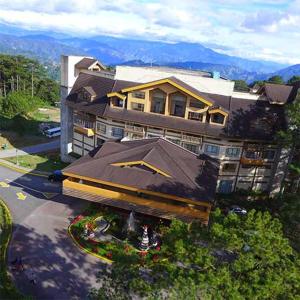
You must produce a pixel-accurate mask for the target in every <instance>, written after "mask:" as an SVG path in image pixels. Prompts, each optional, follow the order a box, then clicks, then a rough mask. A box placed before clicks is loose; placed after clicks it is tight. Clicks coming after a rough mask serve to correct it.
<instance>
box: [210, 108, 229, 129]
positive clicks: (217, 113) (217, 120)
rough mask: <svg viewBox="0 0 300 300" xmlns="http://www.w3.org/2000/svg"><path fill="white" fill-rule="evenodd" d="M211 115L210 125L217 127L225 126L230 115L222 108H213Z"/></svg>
mask: <svg viewBox="0 0 300 300" xmlns="http://www.w3.org/2000/svg"><path fill="white" fill-rule="evenodd" d="M208 113H209V115H210V119H209V123H210V124H216V125H225V122H226V119H227V117H228V113H227V112H225V111H223V110H222V109H220V108H212V109H210V110H209V111H208Z"/></svg>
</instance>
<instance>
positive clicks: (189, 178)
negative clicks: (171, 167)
mask: <svg viewBox="0 0 300 300" xmlns="http://www.w3.org/2000/svg"><path fill="white" fill-rule="evenodd" d="M162 140H163V141H166V139H162ZM168 142H170V141H168ZM170 144H172V145H176V146H179V145H177V144H175V143H172V142H170ZM158 146H159V147H160V148H161V149H162V150H163V151H164V152H165V153H166V154H167V156H168V157H170V159H171V160H172V161H173V162H174V164H175V165H176V166H177V167H178V168H179V169H180V170H181V171H182V173H183V174H184V175H185V177H187V178H188V180H189V181H190V182H192V184H195V181H194V179H192V178H191V177H190V176H189V175H188V174H187V173H186V172H185V171H184V170H183V169H182V167H181V166H180V165H179V164H178V163H177V161H176V160H174V159H173V157H171V156H170V155H169V153H168V152H166V150H165V149H164V148H163V147H162V146H161V145H159V144H158ZM179 147H180V146H179ZM180 149H184V150H186V149H185V148H183V147H180ZM189 152H190V151H189ZM191 153H192V152H191ZM192 154H194V153H192ZM196 184H197V183H196ZM197 185H198V184H197Z"/></svg>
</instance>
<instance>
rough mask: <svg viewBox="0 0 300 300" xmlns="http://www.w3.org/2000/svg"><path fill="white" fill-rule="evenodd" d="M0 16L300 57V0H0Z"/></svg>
mask: <svg viewBox="0 0 300 300" xmlns="http://www.w3.org/2000/svg"><path fill="white" fill-rule="evenodd" d="M0 22H1V23H5V24H9V25H15V26H19V27H22V28H26V29H32V30H51V31H55V32H61V33H67V34H71V35H73V36H81V37H82V36H89V37H90V36H94V35H112V36H122V37H130V38H138V39H148V40H159V41H167V42H197V43H201V44H204V45H207V46H209V47H210V48H212V49H214V50H216V51H218V52H222V53H226V54H229V55H235V56H240V57H244V58H250V59H263V60H271V61H276V62H280V63H286V64H296V63H300V51H299V49H300V26H299V24H300V0H290V1H285V0H265V1H260V0H252V1H251V0H250V1H249V0H213V1H210V0H207V1H202V0H161V1H156V0H68V1H66V0H40V1H39V0H13V1H8V0H0Z"/></svg>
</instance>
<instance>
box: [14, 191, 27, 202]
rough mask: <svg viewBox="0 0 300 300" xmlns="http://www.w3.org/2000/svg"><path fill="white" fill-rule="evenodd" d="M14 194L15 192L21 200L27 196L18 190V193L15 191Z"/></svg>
mask: <svg viewBox="0 0 300 300" xmlns="http://www.w3.org/2000/svg"><path fill="white" fill-rule="evenodd" d="M16 194H17V197H18V199H19V200H23V201H24V200H25V199H26V198H27V196H26V195H24V194H23V193H21V192H20V193H16Z"/></svg>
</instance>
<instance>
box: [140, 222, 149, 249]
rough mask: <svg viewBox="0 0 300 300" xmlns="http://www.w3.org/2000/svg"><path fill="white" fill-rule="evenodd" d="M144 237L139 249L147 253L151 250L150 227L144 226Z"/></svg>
mask: <svg viewBox="0 0 300 300" xmlns="http://www.w3.org/2000/svg"><path fill="white" fill-rule="evenodd" d="M143 229H144V231H143V236H142V240H141V242H140V245H139V248H140V250H141V251H147V250H148V249H149V236H148V226H147V225H144V226H143Z"/></svg>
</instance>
